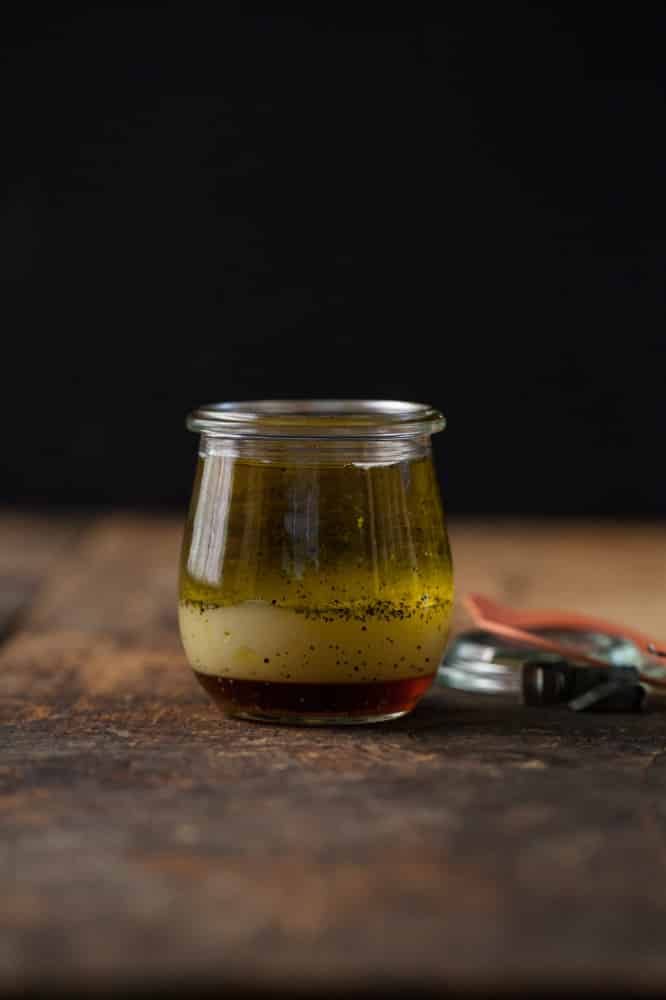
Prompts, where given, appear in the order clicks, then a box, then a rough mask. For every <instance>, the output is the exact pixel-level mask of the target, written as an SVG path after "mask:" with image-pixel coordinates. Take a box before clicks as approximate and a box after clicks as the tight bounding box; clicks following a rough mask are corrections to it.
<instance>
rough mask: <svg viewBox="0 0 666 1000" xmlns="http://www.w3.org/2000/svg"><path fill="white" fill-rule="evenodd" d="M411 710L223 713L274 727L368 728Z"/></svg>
mask: <svg viewBox="0 0 666 1000" xmlns="http://www.w3.org/2000/svg"><path fill="white" fill-rule="evenodd" d="M411 711H412V709H411V708H406V709H403V711H402V712H391V713H390V714H388V715H355V716H349V715H297V714H296V713H295V712H293V713H292V712H290V713H287V714H285V713H284V712H248V711H245V710H243V709H234V708H225V709H223V712H224V714H225V715H226V716H228V717H229V718H230V719H243V720H245V721H246V722H264V723H266V722H269V723H271V724H272V725H274V726H367V725H371V724H372V723H373V722H392V721H393V720H394V719H401V718H402V717H403V716H404V715H409V713H410V712H411Z"/></svg>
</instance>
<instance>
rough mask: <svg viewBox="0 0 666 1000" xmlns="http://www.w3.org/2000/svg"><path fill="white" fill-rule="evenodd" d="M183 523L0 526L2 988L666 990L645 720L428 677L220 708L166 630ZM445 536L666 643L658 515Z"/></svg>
mask: <svg viewBox="0 0 666 1000" xmlns="http://www.w3.org/2000/svg"><path fill="white" fill-rule="evenodd" d="M179 534H180V525H179V524H178V523H177V522H176V521H174V520H172V519H165V518H163V517H159V516H146V517H133V516H127V515H102V516H98V517H94V518H92V517H90V518H86V517H83V516H77V517H74V518H65V517H53V518H51V519H47V518H45V517H43V516H30V515H21V514H5V515H3V516H2V518H0V575H1V578H2V580H1V582H2V588H1V592H2V621H3V623H4V642H3V646H2V648H1V652H0V658H1V659H0V694H1V697H0V709H1V711H2V722H3V727H2V730H1V732H2V737H1V738H2V754H1V755H0V824H1V827H0V830H1V833H0V869H1V871H2V881H1V883H0V886H1V888H2V892H1V893H0V992H4V993H5V994H12V993H19V992H22V991H25V990H32V991H36V992H38V993H39V992H42V993H48V992H50V991H52V990H53V989H54V988H56V987H60V988H63V989H69V988H72V987H77V988H78V989H79V990H80V991H82V992H83V991H86V990H91V991H94V990H96V989H99V990H109V989H114V988H123V989H124V988H136V989H139V990H140V989H143V988H145V989H150V988H154V987H159V986H160V985H168V986H169V987H171V988H172V989H173V990H174V991H176V992H178V991H179V990H180V989H181V988H182V989H184V988H185V987H194V986H197V987H198V988H206V987H208V988H209V989H210V990H211V992H212V991H215V993H216V995H217V994H218V993H219V991H220V989H223V990H226V992H227V994H228V993H229V991H231V992H232V993H236V994H240V995H245V996H253V997H254V996H263V995H268V993H269V992H271V991H276V992H278V993H283V994H285V995H286V994H290V995H294V994H295V995H302V994H308V993H312V994H314V995H317V996H330V995H334V994H341V993H343V992H345V991H347V990H349V991H353V993H354V995H365V994H367V995H368V996H376V995H383V994H385V993H391V992H398V991H400V990H402V989H406V988H407V987H409V988H410V989H411V993H412V995H417V996H418V995H424V996H430V995H432V996H434V995H435V994H441V993H444V992H448V993H449V994H451V993H455V992H460V993H467V992H470V993H471V992H476V993H479V992H480V993H483V992H484V991H491V990H494V991H500V990H502V991H509V990H513V989H516V990H518V989H524V990H526V991H528V990H530V991H532V992H534V991H537V990H548V989H550V990H558V989H563V988H565V987H579V988H582V989H589V990H591V991H592V990H603V989H607V988H616V989H620V988H622V987H627V988H629V987H630V988H632V989H633V990H634V991H637V992H641V991H642V992H645V993H647V992H650V991H655V992H656V991H659V990H663V989H664V988H666V936H665V935H666V839H665V831H666V715H665V714H662V713H661V712H660V711H659V710H654V711H652V712H651V713H649V714H647V715H645V716H632V715H614V716H611V715H605V716H599V715H597V716H587V715H577V714H575V713H573V712H569V711H567V710H562V711H558V710H546V709H530V710H527V709H520V708H519V707H511V706H510V705H509V706H507V705H504V704H501V703H499V702H497V701H492V700H490V701H486V702H480V703H477V702H472V701H469V700H466V699H465V698H464V697H463V698H462V699H461V698H460V697H459V698H457V699H455V698H453V697H451V696H450V695H447V693H445V692H444V691H442V690H438V691H435V692H433V693H432V694H431V695H430V696H428V698H427V699H426V701H425V702H424V703H423V705H422V707H420V708H419V709H418V710H417V711H416V712H415V713H414V714H413V715H412V716H411V717H410V718H408V719H406V720H403V721H400V722H398V723H392V724H388V725H383V726H377V727H367V728H360V729H357V730H355V729H348V730H343V729H321V730H304V729H290V728H285V729H280V728H273V727H271V726H263V725H255V724H248V723H242V722H232V721H224V720H223V718H222V717H221V716H220V715H219V714H218V713H217V712H216V710H215V709H214V708H213V707H212V706H211V705H210V704H209V703H208V702H207V701H206V699H205V697H204V695H203V694H202V692H201V691H200V690H199V688H198V687H197V686H196V684H195V682H194V680H193V679H192V678H191V677H190V674H189V672H188V670H187V668H186V666H185V663H184V659H183V655H182V653H181V650H180V646H179V641H178V635H177V631H176V615H175V566H176V559H177V549H178V543H179ZM452 538H453V543H454V552H455V556H456V563H457V574H458V577H457V578H458V589H459V593H462V592H464V591H465V590H468V589H479V590H483V591H485V592H488V593H490V594H495V595H496V596H501V597H504V598H507V599H509V600H510V601H513V602H515V603H516V604H519V605H523V604H524V605H527V604H532V605H535V606H537V605H540V604H550V605H558V604H559V605H563V606H565V607H567V606H569V607H572V608H574V607H578V608H580V609H584V610H587V611H589V612H599V613H603V614H606V615H607V616H609V617H613V616H615V617H617V618H618V619H619V620H621V621H622V620H626V621H633V622H634V624H635V625H637V626H642V627H644V628H646V629H650V630H652V631H654V632H656V633H657V634H658V633H659V630H660V629H661V631H662V634H663V635H664V637H665V638H666V622H664V612H665V610H666V531H665V530H664V529H663V528H662V527H657V526H642V525H633V526H630V525H619V524H605V525H603V524H580V523H572V524H564V523H557V524H553V523H544V524H542V525H539V524H524V523H507V522H504V523H501V522H498V523H489V522H483V523H455V524H454V525H453V527H452ZM460 620H461V619H459V622H460ZM662 921H664V923H662Z"/></svg>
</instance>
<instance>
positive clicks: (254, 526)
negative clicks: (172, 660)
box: [180, 400, 453, 725]
mask: <svg viewBox="0 0 666 1000" xmlns="http://www.w3.org/2000/svg"><path fill="white" fill-rule="evenodd" d="M444 424H445V421H444V418H443V417H442V415H441V414H440V413H438V412H437V411H436V410H433V409H431V408H430V407H428V406H423V405H420V404H416V403H398V402H383V401H370V400H362V401H357V400H315V401H307V402H303V401H297V400H288V401H287V400H285V401H265V402H251V403H222V404H214V405H211V406H205V407H202V408H200V409H198V410H196V411H195V412H194V413H192V414H190V416H189V417H188V427H189V428H190V429H191V430H193V431H197V432H199V433H200V434H201V440H200V448H199V461H198V466H197V472H196V479H195V483H194V492H193V496H192V502H191V506H190V513H189V517H188V521H187V526H186V530H185V537H184V542H183V550H182V565H181V577H180V629H181V635H182V639H183V644H184V647H185V651H186V654H187V657H188V660H189V662H190V665H191V666H192V669H193V670H194V672H195V674H196V676H197V678H198V680H199V681H200V682H201V684H202V685H203V687H204V688H205V690H206V691H207V692H208V693H209V694H210V695H211V697H212V698H213V699H214V700H215V701H216V702H217V704H218V705H219V706H220V707H221V708H222V709H223V711H224V712H226V713H228V714H230V715H234V716H239V717H242V718H247V719H260V720H268V721H272V722H294V723H300V724H313V725H314V724H323V723H358V722H378V721H382V720H386V719H395V718H397V717H399V716H401V715H404V714H405V713H406V712H409V711H410V710H411V709H412V708H413V707H414V706H415V705H416V703H417V702H418V701H419V699H420V698H421V697H422V695H423V694H424V693H425V692H426V691H427V690H428V688H429V687H430V685H431V683H432V681H433V679H434V677H435V673H436V671H437V667H438V665H439V662H440V659H441V656H442V654H443V652H444V647H445V645H446V640H447V635H448V628H449V619H450V615H451V606H452V598H453V579H452V567H451V556H450V552H449V544H448V538H447V533H446V527H445V522H444V515H443V511H442V505H441V500H440V494H439V489H438V485H437V480H436V476H435V471H434V466H433V463H432V456H431V447H430V436H431V434H433V433H434V432H435V431H439V430H441V429H442V428H443V427H444Z"/></svg>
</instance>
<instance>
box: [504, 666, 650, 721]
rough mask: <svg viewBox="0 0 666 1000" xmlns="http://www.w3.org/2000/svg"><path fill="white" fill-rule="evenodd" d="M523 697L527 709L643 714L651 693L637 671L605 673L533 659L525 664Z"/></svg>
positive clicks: (614, 669) (617, 668) (613, 669)
mask: <svg viewBox="0 0 666 1000" xmlns="http://www.w3.org/2000/svg"><path fill="white" fill-rule="evenodd" d="M522 694H523V702H524V703H525V704H526V705H557V704H563V703H567V704H568V706H569V708H571V709H573V711H574V712H585V711H603V712H640V711H642V709H643V708H644V707H645V700H646V697H647V690H646V688H645V686H644V685H643V684H641V682H640V677H639V673H638V670H637V669H636V667H630V666H627V667H624V666H613V667H608V668H607V669H603V668H600V667H588V666H577V665H575V664H572V663H569V662H567V661H566V660H558V661H556V662H554V663H552V662H551V663H548V662H544V660H543V659H533V660H527V661H526V662H525V663H524V664H523V669H522Z"/></svg>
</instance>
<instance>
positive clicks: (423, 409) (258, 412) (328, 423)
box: [187, 399, 446, 438]
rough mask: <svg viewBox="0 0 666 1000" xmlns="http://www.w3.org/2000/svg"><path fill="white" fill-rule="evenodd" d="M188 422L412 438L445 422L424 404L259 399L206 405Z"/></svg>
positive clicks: (294, 433) (266, 431)
mask: <svg viewBox="0 0 666 1000" xmlns="http://www.w3.org/2000/svg"><path fill="white" fill-rule="evenodd" d="M187 426H188V428H189V430H191V431H196V432H198V433H200V434H211V435H215V436H216V437H263V438H387V437H393V438H395V437H401V438H408V437H418V436H421V435H424V434H428V435H430V434H434V433H436V432H437V431H441V430H443V429H444V427H445V426H446V420H445V418H444V416H443V415H442V414H441V413H440V412H439V410H436V409H434V408H433V407H432V406H429V405H427V404H425V403H407V402H403V401H400V400H392V399H389V400H387V399H260V400H247V401H244V402H232V403H207V404H205V405H203V406H199V407H197V409H196V410H193V411H192V412H191V413H190V414H188V417H187Z"/></svg>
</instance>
